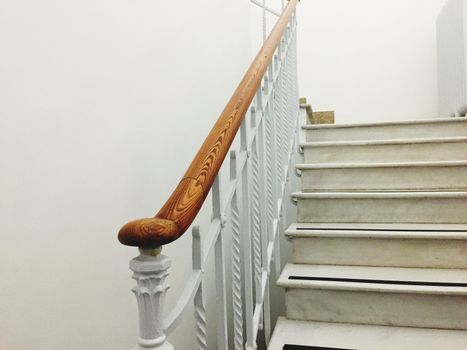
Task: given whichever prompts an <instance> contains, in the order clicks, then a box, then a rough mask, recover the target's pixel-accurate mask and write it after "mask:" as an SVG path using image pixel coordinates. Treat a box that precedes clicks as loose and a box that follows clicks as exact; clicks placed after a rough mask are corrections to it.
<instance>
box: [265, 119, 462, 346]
mask: <svg viewBox="0 0 467 350" xmlns="http://www.w3.org/2000/svg"><path fill="white" fill-rule="evenodd" d="M303 128H304V129H305V133H306V143H305V144H303V145H302V147H303V149H304V162H305V163H304V164H298V165H297V171H298V172H299V173H300V174H301V182H302V190H301V192H298V193H294V194H293V195H292V197H293V199H294V200H295V201H296V203H297V207H298V222H297V223H295V224H293V225H291V226H290V228H289V229H288V230H287V231H286V235H287V237H288V238H289V239H290V240H291V241H292V243H293V262H292V263H290V264H287V265H286V266H285V268H284V269H283V271H282V274H281V276H280V278H279V280H278V285H279V286H281V287H283V288H285V290H286V318H280V319H279V320H278V322H277V324H276V328H275V330H274V334H273V336H272V338H271V342H270V345H269V347H268V349H270V350H279V349H280V350H299V349H300V350H306V349H309V350H312V349H316V350H318V349H341V350H386V349H387V350H389V349H390V350H399V349H400V350H418V349H423V350H438V349H439V350H441V349H443V350H455V349H467V332H466V330H467V121H465V120H464V119H434V120H417V121H410V122H397V123H392V122H391V123H379V124H355V125H306V126H304V127H303Z"/></svg>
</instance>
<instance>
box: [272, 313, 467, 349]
mask: <svg viewBox="0 0 467 350" xmlns="http://www.w3.org/2000/svg"><path fill="white" fill-rule="evenodd" d="M464 349H467V333H466V332H464V331H453V330H439V329H423V328H408V327H387V326H372V325H358V324H340V323H326V322H313V321H295V320H287V319H285V318H283V317H280V318H279V319H278V321H277V323H276V327H275V329H274V333H273V335H272V338H271V341H270V343H269V346H268V350H464Z"/></svg>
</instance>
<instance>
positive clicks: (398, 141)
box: [300, 136, 467, 148]
mask: <svg viewBox="0 0 467 350" xmlns="http://www.w3.org/2000/svg"><path fill="white" fill-rule="evenodd" d="M456 142H467V137H465V136H456V137H430V138H409V139H387V140H351V141H346V140H343V141H315V142H302V143H300V147H302V148H320V147H340V146H376V145H409V144H426V143H456Z"/></svg>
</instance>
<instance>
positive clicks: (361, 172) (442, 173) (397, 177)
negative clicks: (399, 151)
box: [302, 166, 467, 191]
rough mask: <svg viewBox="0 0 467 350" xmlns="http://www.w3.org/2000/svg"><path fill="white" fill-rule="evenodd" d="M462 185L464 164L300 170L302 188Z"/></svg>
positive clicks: (466, 172)
mask: <svg viewBox="0 0 467 350" xmlns="http://www.w3.org/2000/svg"><path fill="white" fill-rule="evenodd" d="M362 179H364V181H362ZM465 188H467V166H446V167H444V166H423V167H421V166H414V167H391V168H389V167H381V168H340V169H306V170H305V169H304V170H302V190H303V191H339V190H452V189H465Z"/></svg>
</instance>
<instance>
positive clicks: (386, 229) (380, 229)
mask: <svg viewBox="0 0 467 350" xmlns="http://www.w3.org/2000/svg"><path fill="white" fill-rule="evenodd" d="M296 230H297V231H369V232H371V231H383V232H466V230H424V229H420V228H419V229H397V228H343V227H334V228H333V227H312V228H306V227H297V228H296Z"/></svg>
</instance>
